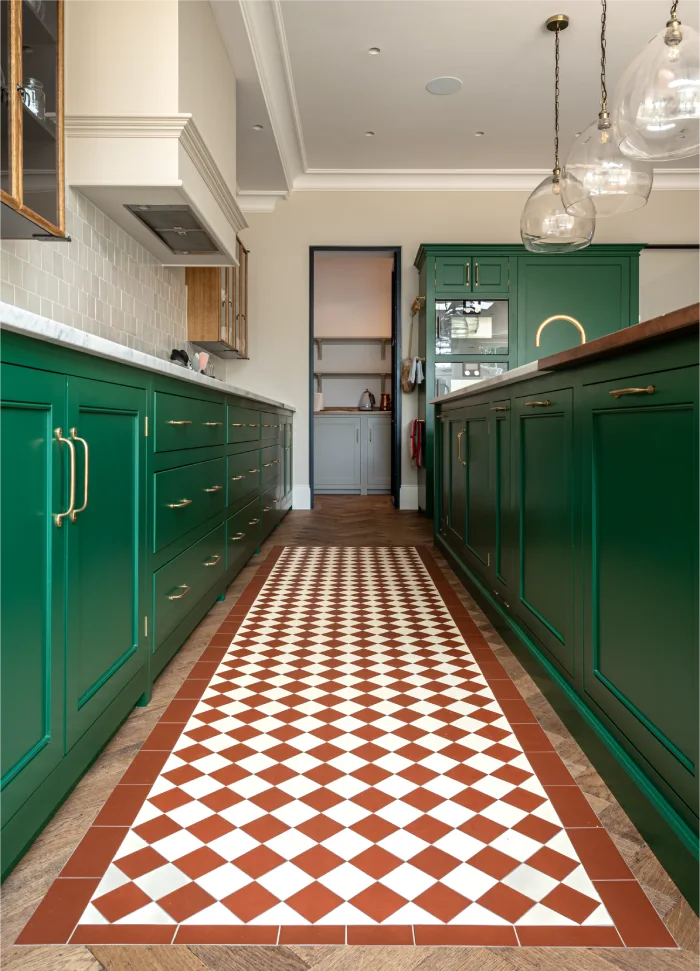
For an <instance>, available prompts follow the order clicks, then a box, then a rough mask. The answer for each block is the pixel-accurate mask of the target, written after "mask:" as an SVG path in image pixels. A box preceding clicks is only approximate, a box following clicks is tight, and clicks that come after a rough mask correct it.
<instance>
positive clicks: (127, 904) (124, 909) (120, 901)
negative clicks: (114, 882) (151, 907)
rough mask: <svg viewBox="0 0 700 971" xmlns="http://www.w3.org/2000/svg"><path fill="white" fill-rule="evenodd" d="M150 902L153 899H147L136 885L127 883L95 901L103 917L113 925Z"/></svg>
mask: <svg viewBox="0 0 700 971" xmlns="http://www.w3.org/2000/svg"><path fill="white" fill-rule="evenodd" d="M150 902H151V898H150V897H147V896H146V894H145V893H144V892H143V890H141V889H140V888H139V887H137V886H136V884H135V883H125V884H124V886H122V887H117V889H116V890H110V892H109V893H106V894H103V895H102V896H101V897H97V898H96V899H94V900H93V903H94V905H95V907H97V909H98V910H99V912H100V913H101V914H102V915H103V917H106V918H107V920H108V921H110V922H112V923H113V922H114V921H116V920H121V918H122V917H126V915H127V914H133V913H134V911H135V910H140V909H141V907H145V906H146V904H150Z"/></svg>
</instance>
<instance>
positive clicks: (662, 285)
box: [639, 249, 700, 320]
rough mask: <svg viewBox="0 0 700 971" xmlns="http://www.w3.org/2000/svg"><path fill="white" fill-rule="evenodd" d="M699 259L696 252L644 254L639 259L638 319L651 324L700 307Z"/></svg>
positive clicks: (652, 252) (678, 251)
mask: <svg viewBox="0 0 700 971" xmlns="http://www.w3.org/2000/svg"><path fill="white" fill-rule="evenodd" d="M699 269H700V258H699V255H698V250H693V249H686V250H682V249H666V250H663V249H650V250H642V255H641V257H640V259H639V319H640V320H650V319H651V318H652V317H658V316H659V315H660V314H667V313H668V312H669V310H676V308H677V307H687V306H688V304H691V303H697V301H698V291H700V272H699Z"/></svg>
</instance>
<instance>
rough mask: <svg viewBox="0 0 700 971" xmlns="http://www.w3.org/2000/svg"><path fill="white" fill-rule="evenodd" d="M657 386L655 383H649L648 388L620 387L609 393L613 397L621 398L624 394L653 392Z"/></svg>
mask: <svg viewBox="0 0 700 971" xmlns="http://www.w3.org/2000/svg"><path fill="white" fill-rule="evenodd" d="M655 391H656V388H655V387H654V385H653V384H648V385H647V386H646V388H618V389H617V390H616V391H610V392H609V394H610V395H611V396H612V397H613V398H621V397H622V395H623V394H653V393H654V392H655Z"/></svg>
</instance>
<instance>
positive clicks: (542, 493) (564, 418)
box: [513, 382, 574, 674]
mask: <svg viewBox="0 0 700 971" xmlns="http://www.w3.org/2000/svg"><path fill="white" fill-rule="evenodd" d="M540 384H542V385H544V386H543V387H540V386H539V385H538V386H537V387H535V388H533V391H532V393H531V394H528V395H525V396H524V397H516V398H514V401H513V410H514V421H515V423H516V429H517V430H516V445H515V448H516V455H517V458H516V461H515V468H514V474H515V479H516V496H517V499H516V509H517V517H518V527H519V548H520V553H519V570H518V574H519V583H518V600H517V604H518V614H519V616H520V618H521V620H522V622H523V623H524V624H525V625H526V626H527V627H528V628H529V629H530V631H531V632H532V633H533V635H534V636H535V637H536V638H537V640H538V641H539V643H541V644H542V646H543V647H544V649H545V650H546V651H547V653H548V654H549V655H550V656H551V657H552V658H553V659H554V660H555V661H556V663H557V664H559V665H560V666H561V667H562V668H563V669H564V670H565V671H566V672H567V673H568V674H573V672H574V651H573V626H574V625H573V619H572V607H573V582H574V580H573V569H574V559H573V542H574V491H573V490H574V474H573V468H572V460H573V408H572V404H573V402H572V390H571V388H562V389H558V388H556V386H555V388H554V389H553V390H552V387H551V384H549V385H548V386H547V385H546V384H545V382H540Z"/></svg>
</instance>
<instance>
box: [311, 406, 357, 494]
mask: <svg viewBox="0 0 700 971" xmlns="http://www.w3.org/2000/svg"><path fill="white" fill-rule="evenodd" d="M360 454H361V453H360V417H359V415H358V416H355V415H324V416H323V417H320V418H315V419H314V489H315V490H316V491H317V492H359V491H360V488H361V484H362V470H361V462H360Z"/></svg>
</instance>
